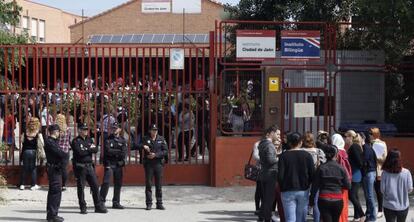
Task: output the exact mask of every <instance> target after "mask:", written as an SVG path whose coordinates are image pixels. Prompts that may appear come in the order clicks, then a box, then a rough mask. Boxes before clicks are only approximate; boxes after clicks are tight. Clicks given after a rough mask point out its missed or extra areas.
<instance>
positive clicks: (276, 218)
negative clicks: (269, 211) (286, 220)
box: [272, 216, 280, 222]
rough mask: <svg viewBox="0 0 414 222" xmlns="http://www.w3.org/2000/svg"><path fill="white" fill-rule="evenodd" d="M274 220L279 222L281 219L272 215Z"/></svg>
mask: <svg viewBox="0 0 414 222" xmlns="http://www.w3.org/2000/svg"><path fill="white" fill-rule="evenodd" d="M272 221H274V222H279V221H280V219H279V218H278V217H276V216H272Z"/></svg>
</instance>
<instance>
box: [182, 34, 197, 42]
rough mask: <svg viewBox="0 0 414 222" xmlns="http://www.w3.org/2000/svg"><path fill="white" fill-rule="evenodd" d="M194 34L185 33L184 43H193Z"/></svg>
mask: <svg viewBox="0 0 414 222" xmlns="http://www.w3.org/2000/svg"><path fill="white" fill-rule="evenodd" d="M194 39H195V35H193V34H186V35H185V39H184V41H185V43H194Z"/></svg>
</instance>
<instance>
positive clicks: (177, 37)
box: [174, 35, 183, 44]
mask: <svg viewBox="0 0 414 222" xmlns="http://www.w3.org/2000/svg"><path fill="white" fill-rule="evenodd" d="M177 43H183V35H175V37H174V44H177Z"/></svg>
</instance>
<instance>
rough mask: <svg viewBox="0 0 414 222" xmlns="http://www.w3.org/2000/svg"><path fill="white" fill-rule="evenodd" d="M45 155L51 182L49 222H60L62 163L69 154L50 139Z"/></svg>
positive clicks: (48, 205)
mask: <svg viewBox="0 0 414 222" xmlns="http://www.w3.org/2000/svg"><path fill="white" fill-rule="evenodd" d="M58 130H59V126H57V125H51V126H50V127H49V132H54V131H58ZM45 153H46V159H47V164H46V166H47V176H48V180H49V191H48V193H47V206H46V211H47V217H46V219H47V221H52V222H60V221H63V218H62V217H59V216H58V211H59V207H60V202H61V199H62V181H61V179H62V171H63V166H62V162H63V161H64V160H65V159H66V158H67V156H68V154H67V153H65V152H63V151H62V150H61V149H60V147H59V140H58V139H57V138H53V137H48V138H47V139H46V140H45Z"/></svg>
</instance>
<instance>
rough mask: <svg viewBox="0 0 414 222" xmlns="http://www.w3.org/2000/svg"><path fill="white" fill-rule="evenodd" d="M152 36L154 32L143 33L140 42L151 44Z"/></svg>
mask: <svg viewBox="0 0 414 222" xmlns="http://www.w3.org/2000/svg"><path fill="white" fill-rule="evenodd" d="M153 37H154V34H144V37H142V40H141V43H144V44H151V43H152V38H153Z"/></svg>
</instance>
